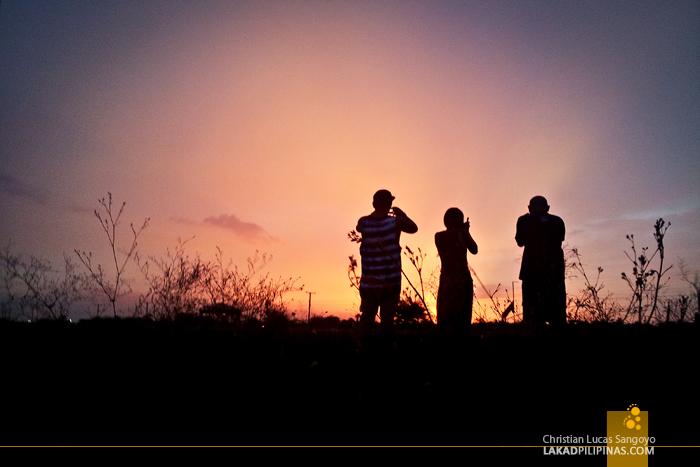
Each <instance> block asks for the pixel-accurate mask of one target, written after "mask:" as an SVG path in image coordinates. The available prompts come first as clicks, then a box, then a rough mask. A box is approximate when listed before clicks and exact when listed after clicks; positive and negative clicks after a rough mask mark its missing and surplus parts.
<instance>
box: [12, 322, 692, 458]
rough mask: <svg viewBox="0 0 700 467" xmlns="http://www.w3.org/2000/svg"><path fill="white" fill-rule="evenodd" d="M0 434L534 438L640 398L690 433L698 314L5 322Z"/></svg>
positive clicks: (137, 441) (393, 441) (185, 439)
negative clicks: (431, 323) (439, 322)
mask: <svg viewBox="0 0 700 467" xmlns="http://www.w3.org/2000/svg"><path fill="white" fill-rule="evenodd" d="M0 342H1V343H2V344H1V345H2V352H3V361H4V363H3V378H2V400H3V403H4V405H5V410H4V417H3V429H2V439H3V441H2V444H3V445H37V444H39V445H95V444H97V445H402V446H405V445H479V446H502V445H508V446H541V445H542V438H543V436H544V435H546V434H550V435H556V436H559V435H572V436H605V431H606V426H605V423H606V422H605V417H606V411H609V410H625V409H626V408H627V407H628V406H629V405H630V404H637V405H638V406H639V407H641V408H642V410H648V411H649V414H650V420H651V421H650V434H652V433H656V438H657V445H687V444H694V445H697V444H698V443H697V440H696V439H695V438H696V436H695V435H694V434H693V432H694V433H695V434H696V433H697V430H692V429H690V427H691V426H692V424H691V423H689V422H690V420H688V422H686V421H685V420H687V418H686V417H685V416H684V415H683V414H684V413H685V412H688V411H689V409H691V408H692V407H694V403H695V401H696V400H697V385H696V383H695V378H694V374H695V373H696V372H697V358H698V357H697V356H698V346H697V342H698V326H697V324H684V325H660V326H643V325H616V324H599V325H596V324H569V325H567V326H566V327H565V328H563V329H559V330H556V329H552V328H551V327H545V328H537V329H532V328H529V327H526V326H524V325H522V324H501V323H484V324H474V325H473V326H472V333H471V337H470V338H469V339H459V340H457V339H452V340H450V339H448V338H446V337H444V336H441V335H440V334H439V333H438V332H437V331H436V330H435V329H433V328H431V327H424V328H421V329H412V330H397V331H396V334H395V338H394V342H393V343H391V342H389V343H387V342H384V341H381V340H379V339H377V340H376V342H375V345H373V346H370V347H369V348H363V349H362V351H358V348H357V344H356V339H355V331H354V330H353V329H311V328H310V327H308V325H306V324H305V323H297V324H291V323H287V324H286V325H283V326H280V327H279V328H276V329H270V328H269V327H268V328H263V327H260V326H254V327H253V326H247V327H246V326H239V327H235V326H233V325H230V324H225V323H217V322H213V321H209V320H204V321H202V320H191V321H187V322H184V321H183V322H158V323H154V322H149V321H144V320H136V319H93V320H84V321H80V322H79V323H77V324H73V323H69V322H65V321H46V322H36V323H31V324H29V323H18V322H11V321H3V322H0Z"/></svg>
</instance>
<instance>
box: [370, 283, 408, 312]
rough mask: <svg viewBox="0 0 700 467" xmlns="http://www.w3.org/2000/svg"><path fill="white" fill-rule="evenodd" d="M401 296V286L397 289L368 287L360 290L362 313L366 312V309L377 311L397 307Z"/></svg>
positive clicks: (396, 287)
mask: <svg viewBox="0 0 700 467" xmlns="http://www.w3.org/2000/svg"><path fill="white" fill-rule="evenodd" d="M400 296H401V286H400V285H399V286H395V287H373V288H370V287H367V288H364V289H363V288H362V287H361V288H360V298H361V299H362V303H361V304H360V311H365V308H369V309H375V310H376V309H377V307H383V306H392V305H393V306H396V305H398V303H399V298H400Z"/></svg>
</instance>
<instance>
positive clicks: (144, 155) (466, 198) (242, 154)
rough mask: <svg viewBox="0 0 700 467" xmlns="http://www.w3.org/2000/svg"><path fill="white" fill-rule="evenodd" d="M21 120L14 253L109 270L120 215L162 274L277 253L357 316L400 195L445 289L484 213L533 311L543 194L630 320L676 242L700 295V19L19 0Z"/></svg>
mask: <svg viewBox="0 0 700 467" xmlns="http://www.w3.org/2000/svg"><path fill="white" fill-rule="evenodd" d="M0 109H2V110H1V112H0V218H1V219H2V223H1V225H0V241H1V242H2V244H3V246H5V245H8V244H10V245H12V248H13V249H14V250H16V251H18V252H23V253H26V254H33V255H35V256H42V257H44V258H49V259H51V260H52V261H60V258H61V255H62V254H63V253H66V254H74V253H73V250H74V249H75V248H78V249H81V250H86V251H92V252H94V253H95V254H96V257H98V258H99V257H100V256H99V255H102V254H105V253H106V248H107V246H108V245H107V243H106V238H105V237H104V232H102V231H101V228H100V225H99V222H98V221H97V220H96V219H95V217H94V214H93V210H94V209H98V208H99V207H100V206H99V204H98V199H100V198H103V197H106V196H107V193H108V192H109V193H111V194H112V196H113V199H114V202H115V204H116V205H121V202H126V207H125V211H124V214H123V222H124V224H123V225H122V228H123V229H124V230H123V231H122V232H123V233H121V234H120V235H121V236H120V237H119V239H118V243H120V244H122V245H123V247H126V246H127V243H128V240H129V238H128V236H129V231H128V223H130V222H133V223H134V224H136V225H137V226H138V225H140V224H141V223H142V222H143V220H144V219H145V218H147V217H148V218H150V224H149V226H148V227H147V228H146V229H145V230H144V231H143V233H142V235H141V237H140V238H139V250H140V251H141V253H142V255H143V256H145V257H146V256H148V255H155V256H159V257H160V256H163V255H164V254H165V252H166V249H167V248H171V249H172V248H173V247H174V246H175V245H176V244H177V241H178V238H181V239H190V238H191V240H190V241H189V242H188V243H187V249H188V250H187V251H188V253H190V254H191V255H192V256H194V255H195V254H197V253H199V254H201V256H202V257H204V258H213V257H214V254H215V253H216V247H217V246H218V247H219V248H221V249H222V250H223V252H224V254H225V255H226V256H227V257H230V258H231V259H232V260H233V261H234V262H235V263H236V264H240V265H242V266H244V265H245V260H246V258H248V257H251V256H253V255H254V254H255V252H256V251H259V252H260V253H263V252H264V253H267V254H268V255H271V256H272V261H271V262H270V263H269V264H268V265H267V267H266V269H265V271H266V272H269V273H270V274H271V275H272V276H275V277H276V276H279V277H284V278H299V282H298V284H303V285H304V291H302V292H293V293H290V294H288V295H287V296H286V298H287V300H288V301H289V304H290V308H291V310H292V311H294V310H298V311H302V310H307V307H308V299H309V297H311V299H312V309H311V311H312V313H314V314H323V313H326V312H327V313H328V314H333V315H336V316H340V317H343V318H346V317H348V316H353V315H355V314H356V313H357V308H358V305H359V298H358V297H357V295H356V294H355V293H354V291H353V289H352V288H351V287H350V282H349V280H348V277H347V267H348V257H349V256H350V255H355V257H356V258H359V249H358V245H357V244H356V243H352V242H350V241H349V240H348V237H347V234H348V232H349V231H351V230H353V229H354V228H355V226H356V224H357V220H358V219H359V218H360V217H361V216H364V215H367V214H369V213H370V212H371V211H372V206H371V202H372V195H373V193H374V192H375V191H376V190H378V189H389V190H390V191H391V192H392V193H393V194H394V196H395V197H396V200H395V205H396V206H399V207H400V208H401V209H403V210H404V211H405V212H406V213H407V214H408V215H409V217H411V219H413V220H414V221H415V222H416V224H417V225H418V229H419V230H418V232H417V233H416V234H413V235H406V234H404V235H403V236H402V244H403V245H404V246H406V245H407V246H409V247H410V248H412V249H413V250H417V249H418V248H420V249H421V251H422V252H423V253H425V255H426V258H425V264H424V272H425V274H426V275H429V273H430V272H432V271H434V270H435V269H436V268H437V267H438V266H439V258H438V257H437V250H436V248H435V244H434V234H435V232H437V231H440V230H443V229H444V225H443V223H442V218H443V215H444V212H445V211H446V210H447V209H448V208H450V207H458V208H460V209H462V211H464V213H465V216H466V217H468V218H469V219H470V223H471V233H472V236H473V237H474V239H475V241H476V242H477V243H478V245H479V253H478V255H475V256H473V255H469V262H470V264H471V266H472V267H473V268H474V270H475V271H476V273H477V275H478V277H479V279H480V280H481V281H482V282H483V283H484V284H485V286H486V287H487V288H489V289H491V290H494V289H495V288H496V286H497V285H498V284H502V288H507V289H508V290H509V292H510V291H511V289H512V288H513V285H514V286H515V296H516V298H518V297H519V295H520V288H519V283H518V270H519V259H520V255H521V254H522V250H521V249H520V248H518V246H517V245H516V243H515V240H514V236H515V224H516V221H517V218H518V216H520V215H522V214H525V213H526V212H527V204H528V201H529V199H530V198H531V197H533V196H535V195H543V196H545V197H546V198H547V200H548V201H549V204H550V206H551V211H550V212H551V213H552V214H555V215H558V216H560V217H562V218H563V219H564V222H565V223H566V227H567V235H566V242H567V244H568V245H569V246H570V247H577V248H578V251H579V252H580V254H581V257H582V259H583V261H584V265H585V266H586V267H587V268H588V271H589V273H591V274H592V275H595V271H596V269H597V268H598V267H602V268H603V273H602V275H601V280H602V281H603V282H604V284H605V287H606V288H605V290H606V291H607V292H610V293H612V294H613V295H614V296H615V297H616V298H618V299H620V300H626V299H627V297H628V296H629V291H628V289H627V285H626V284H625V283H624V282H623V281H622V279H621V278H620V274H621V273H622V272H623V271H627V273H628V274H629V273H630V271H631V263H630V261H629V260H628V259H627V257H626V256H625V251H629V247H630V243H629V241H628V240H627V239H626V236H627V235H629V234H633V235H634V238H635V243H636V245H637V247H638V248H641V247H643V246H648V247H650V249H651V250H653V247H654V246H655V242H654V239H653V236H652V233H653V225H654V222H655V221H656V219H658V218H663V219H664V220H666V221H667V222H670V223H671V227H670V228H669V230H668V232H667V236H666V261H667V264H670V263H672V264H674V268H673V269H672V270H671V272H670V273H669V277H670V279H671V280H670V282H669V287H668V289H667V294H669V296H677V294H679V293H687V291H688V285H687V284H685V283H684V282H683V281H682V280H681V278H680V277H679V268H678V265H679V263H680V260H681V259H682V260H683V261H684V262H685V263H686V267H687V268H688V269H689V270H690V271H700V248H698V247H699V246H700V245H699V239H700V238H699V237H700V236H699V235H698V232H700V184H699V183H698V178H699V176H700V157H698V156H699V155H700V3H698V2H697V1H695V0H693V1H664V2H660V1H649V0H642V1H640V0H634V1H614V0H613V1H596V0H591V1H568V0H558V1H554V0H551V1H550V0H525V1H519V0H508V1H447V0H431V1H410V0H402V1H382V0H371V1H361V0H347V1H332V0H326V1H309V0H298V1H296V0H283V1H267V0H257V1H231V0H228V1H223V0H199V1H197V2H192V1H184V0H167V1H166V0H148V1H142V0H120V1H113V2H95V1H93V0H62V1H60V2H56V1H49V0H43V1H42V0H36V1H31V0H22V1H12V0H2V2H1V3H0ZM192 237H193V238H192ZM54 264H55V263H54ZM404 266H405V267H409V269H410V265H409V264H408V263H407V261H404ZM130 274H132V275H133V281H134V282H133V284H134V287H138V284H139V274H138V271H137V270H136V268H135V267H132V268H131V270H130ZM567 287H568V288H569V291H570V292H572V293H576V292H577V290H578V289H580V287H581V283H580V280H576V279H574V280H572V281H570V283H569V284H568V286H567ZM306 292H314V294H313V295H307V293H306ZM479 293H480V294H481V296H483V292H482V291H479Z"/></svg>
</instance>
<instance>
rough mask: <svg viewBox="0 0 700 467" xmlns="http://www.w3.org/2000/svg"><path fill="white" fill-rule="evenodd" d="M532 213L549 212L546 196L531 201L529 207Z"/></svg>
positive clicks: (536, 197)
mask: <svg viewBox="0 0 700 467" xmlns="http://www.w3.org/2000/svg"><path fill="white" fill-rule="evenodd" d="M528 209H529V210H530V213H532V214H534V213H544V212H549V205H548V204H547V199H546V198H545V197H544V196H535V197H533V198H532V199H531V200H530V205H529V206H528Z"/></svg>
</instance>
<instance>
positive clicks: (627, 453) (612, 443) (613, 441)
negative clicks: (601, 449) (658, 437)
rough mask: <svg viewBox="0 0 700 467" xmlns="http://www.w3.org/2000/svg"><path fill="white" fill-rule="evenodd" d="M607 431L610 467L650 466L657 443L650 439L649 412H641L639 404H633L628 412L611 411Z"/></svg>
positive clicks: (628, 408) (608, 463)
mask: <svg viewBox="0 0 700 467" xmlns="http://www.w3.org/2000/svg"><path fill="white" fill-rule="evenodd" d="M607 431H608V442H607V458H608V459H607V460H608V462H607V465H608V466H609V467H622V466H625V467H627V466H635V467H637V466H640V467H641V466H644V467H646V466H648V465H649V455H653V454H654V447H653V446H652V444H653V443H654V441H655V440H654V438H653V437H651V438H650V437H649V412H647V411H643V410H641V409H640V408H639V406H637V404H631V405H630V406H629V407H627V410H621V411H609V412H608V416H607Z"/></svg>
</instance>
